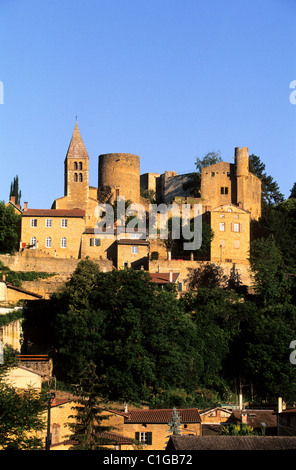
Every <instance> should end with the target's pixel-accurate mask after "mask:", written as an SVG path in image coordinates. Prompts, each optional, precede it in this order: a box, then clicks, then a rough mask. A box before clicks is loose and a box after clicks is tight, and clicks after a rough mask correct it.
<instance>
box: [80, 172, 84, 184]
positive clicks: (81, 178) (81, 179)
mask: <svg viewBox="0 0 296 470" xmlns="http://www.w3.org/2000/svg"><path fill="white" fill-rule="evenodd" d="M82 181H83V176H82V173H79V183H82Z"/></svg>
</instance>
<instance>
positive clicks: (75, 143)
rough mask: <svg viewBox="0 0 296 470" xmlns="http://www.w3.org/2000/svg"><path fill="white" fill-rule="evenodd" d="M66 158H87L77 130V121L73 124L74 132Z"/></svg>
mask: <svg viewBox="0 0 296 470" xmlns="http://www.w3.org/2000/svg"><path fill="white" fill-rule="evenodd" d="M66 158H76V159H77V160H78V159H81V158H83V159H84V158H89V156H88V153H87V150H86V148H85V145H84V142H83V140H82V137H81V134H80V131H79V129H78V125H77V121H76V122H75V127H74V132H73V135H72V139H71V142H70V145H69V148H68V152H67V155H66Z"/></svg>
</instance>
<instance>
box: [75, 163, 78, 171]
mask: <svg viewBox="0 0 296 470" xmlns="http://www.w3.org/2000/svg"><path fill="white" fill-rule="evenodd" d="M74 170H78V165H77V162H74Z"/></svg>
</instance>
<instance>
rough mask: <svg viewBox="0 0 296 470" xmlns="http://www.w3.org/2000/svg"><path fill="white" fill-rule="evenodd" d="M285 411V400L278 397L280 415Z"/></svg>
mask: <svg viewBox="0 0 296 470" xmlns="http://www.w3.org/2000/svg"><path fill="white" fill-rule="evenodd" d="M282 411H283V399H282V397H278V413H281V412H282Z"/></svg>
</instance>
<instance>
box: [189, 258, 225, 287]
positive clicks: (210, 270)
mask: <svg viewBox="0 0 296 470" xmlns="http://www.w3.org/2000/svg"><path fill="white" fill-rule="evenodd" d="M186 282H187V283H188V288H189V289H190V290H196V289H198V288H199V287H208V288H211V289H213V288H216V287H224V286H225V284H226V282H227V276H226V275H225V274H224V270H223V268H222V267H221V266H219V265H217V264H215V263H210V262H205V263H201V264H200V266H199V267H198V268H191V269H190V271H189V275H188V278H187V280H186Z"/></svg>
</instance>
